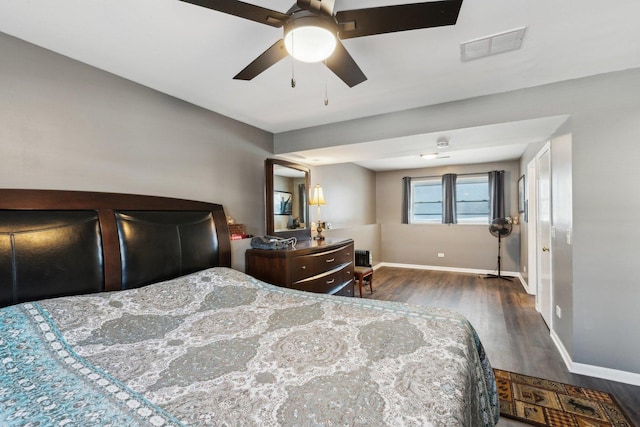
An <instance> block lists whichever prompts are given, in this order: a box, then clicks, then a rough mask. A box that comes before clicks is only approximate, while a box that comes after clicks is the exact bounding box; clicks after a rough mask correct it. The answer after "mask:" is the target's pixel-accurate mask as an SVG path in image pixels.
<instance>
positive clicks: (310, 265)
mask: <svg viewBox="0 0 640 427" xmlns="http://www.w3.org/2000/svg"><path fill="white" fill-rule="evenodd" d="M314 258H315V257H314V256H313V255H307V256H297V257H294V258H292V259H291V281H292V282H297V281H299V280H302V279H306V278H307V277H311V276H313V275H314V272H315V269H314Z"/></svg>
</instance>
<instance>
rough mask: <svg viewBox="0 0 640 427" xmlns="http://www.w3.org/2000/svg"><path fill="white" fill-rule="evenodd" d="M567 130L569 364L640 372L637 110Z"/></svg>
mask: <svg viewBox="0 0 640 427" xmlns="http://www.w3.org/2000/svg"><path fill="white" fill-rule="evenodd" d="M629 90H630V92H632V93H633V94H634V95H635V96H637V95H638V94H639V93H640V85H636V87H635V88H632V87H630V89H629ZM572 129H573V149H572V158H573V212H574V216H573V228H574V236H573V265H574V268H573V276H574V289H573V298H574V321H573V335H574V342H573V350H574V356H575V360H576V361H577V362H581V363H586V364H594V365H600V366H607V367H610V368H615V369H621V370H624V371H631V372H636V373H640V357H638V355H639V354H640V328H639V327H638V325H640V285H639V281H640V280H639V279H638V268H637V266H638V259H639V258H640V226H639V225H638V212H640V196H639V194H640V193H639V191H638V184H639V183H640V168H639V167H638V160H639V159H640V143H639V141H640V106H638V107H636V108H633V109H631V108H622V109H607V110H603V111H598V112H581V113H577V114H575V115H574V116H573V119H572Z"/></svg>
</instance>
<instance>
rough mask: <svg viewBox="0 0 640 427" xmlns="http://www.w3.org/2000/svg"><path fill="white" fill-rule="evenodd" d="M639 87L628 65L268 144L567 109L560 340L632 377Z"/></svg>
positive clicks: (636, 364)
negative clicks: (566, 251) (565, 273)
mask: <svg viewBox="0 0 640 427" xmlns="http://www.w3.org/2000/svg"><path fill="white" fill-rule="evenodd" d="M638 93H640V69H629V70H624V71H620V72H615V73H608V74H603V75H597V76H591V77H585V78H581V79H575V80H570V81H566V82H561V83H554V84H548V85H543V86H538V87H533V88H528V89H522V90H517V91H512V92H506V93H501V94H496V95H489V96H482V97H477V98H472V99H466V100H461V101H455V102H450V103H446V104H441V105H434V106H426V107H421V108H416V109H412V110H407V111H402V112H397V113H391V114H385V115H380V116H375V117H367V118H362V119H356V120H349V121H345V122H341V123H333V124H330V125H324V126H317V127H314V128H309V129H301V130H297V131H291V132H286V133H282V134H277V135H275V138H274V151H275V152H276V153H283V152H290V151H299V150H304V149H307V148H317V147H324V146H329V145H336V144H337V145H345V144H353V143H358V142H363V141H368V140H380V139H385V138H393V137H398V136H402V135H415V134H421V133H429V132H438V131H447V130H450V129H460V128H467V127H472V126H482V125H487V124H494V123H505V122H510V121H517V120H526V119H533V118H539V117H548V116H564V115H569V116H571V124H572V126H571V128H572V136H571V163H572V176H571V181H572V186H573V253H572V265H565V266H563V268H567V269H570V270H572V273H573V274H572V275H573V291H572V298H573V307H572V308H573V319H572V320H573V324H572V325H571V328H572V331H571V333H570V335H571V336H572V337H573V342H572V343H571V342H570V341H569V340H568V339H567V338H566V337H565V338H561V340H562V341H563V345H564V346H565V347H567V346H568V347H569V348H572V349H573V352H572V353H571V354H570V355H571V357H572V359H573V361H575V362H579V363H583V364H587V365H593V366H596V367H604V368H610V369H614V370H621V371H623V372H632V373H636V374H640V358H639V357H638V356H637V355H638V354H640V336H639V334H640V333H639V332H637V327H636V325H639V324H640V310H639V309H638V302H639V301H640V286H638V285H637V283H638V279H637V277H638V276H637V273H636V271H635V269H634V266H635V264H636V263H637V259H638V258H640V245H638V242H639V241H640V227H638V226H637V225H636V224H635V221H637V219H636V216H637V212H639V210H638V208H639V207H640V206H639V204H640V198H638V196H637V194H638V191H637V188H636V187H637V183H638V182H640V168H638V166H637V165H638V159H639V158H640V144H638V141H639V140H640V116H639V115H640V97H638ZM380 191H381V190H380V189H378V194H380ZM380 203H383V202H381V201H380V199H379V200H378V204H380ZM383 234H384V230H383ZM397 237H400V236H397ZM391 240H392V239H391V238H389V239H387V241H391ZM562 262H565V263H567V262H568V261H567V260H565V261H562ZM556 267H558V266H557V265H556ZM563 317H564V316H563ZM563 333H564V332H563ZM565 341H566V342H565Z"/></svg>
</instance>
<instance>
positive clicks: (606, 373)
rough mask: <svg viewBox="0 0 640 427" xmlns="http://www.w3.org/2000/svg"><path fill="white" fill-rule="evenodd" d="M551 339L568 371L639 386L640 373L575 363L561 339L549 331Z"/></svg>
mask: <svg viewBox="0 0 640 427" xmlns="http://www.w3.org/2000/svg"><path fill="white" fill-rule="evenodd" d="M550 335H551V340H552V341H553V343H554V344H555V345H556V348H557V349H558V351H559V352H560V356H561V357H562V360H563V361H564V363H565V365H566V366H567V369H568V370H569V372H571V373H573V374H578V375H587V376H589V377H596V378H602V379H605V380H609V381H617V382H621V383H625V384H631V385H635V386H640V374H637V373H635V372H627V371H620V370H618V369H611V368H605V367H603V366H595V365H587V364H584V363H577V362H574V361H573V360H571V356H570V355H569V352H567V349H566V348H565V347H564V345H563V344H562V340H560V337H559V336H558V335H557V334H556V333H555V331H551V333H550Z"/></svg>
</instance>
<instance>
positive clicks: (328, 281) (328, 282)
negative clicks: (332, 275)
mask: <svg viewBox="0 0 640 427" xmlns="http://www.w3.org/2000/svg"><path fill="white" fill-rule="evenodd" d="M335 281H336V279H331V280H327V285H330V284H332V283H333V282H335Z"/></svg>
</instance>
